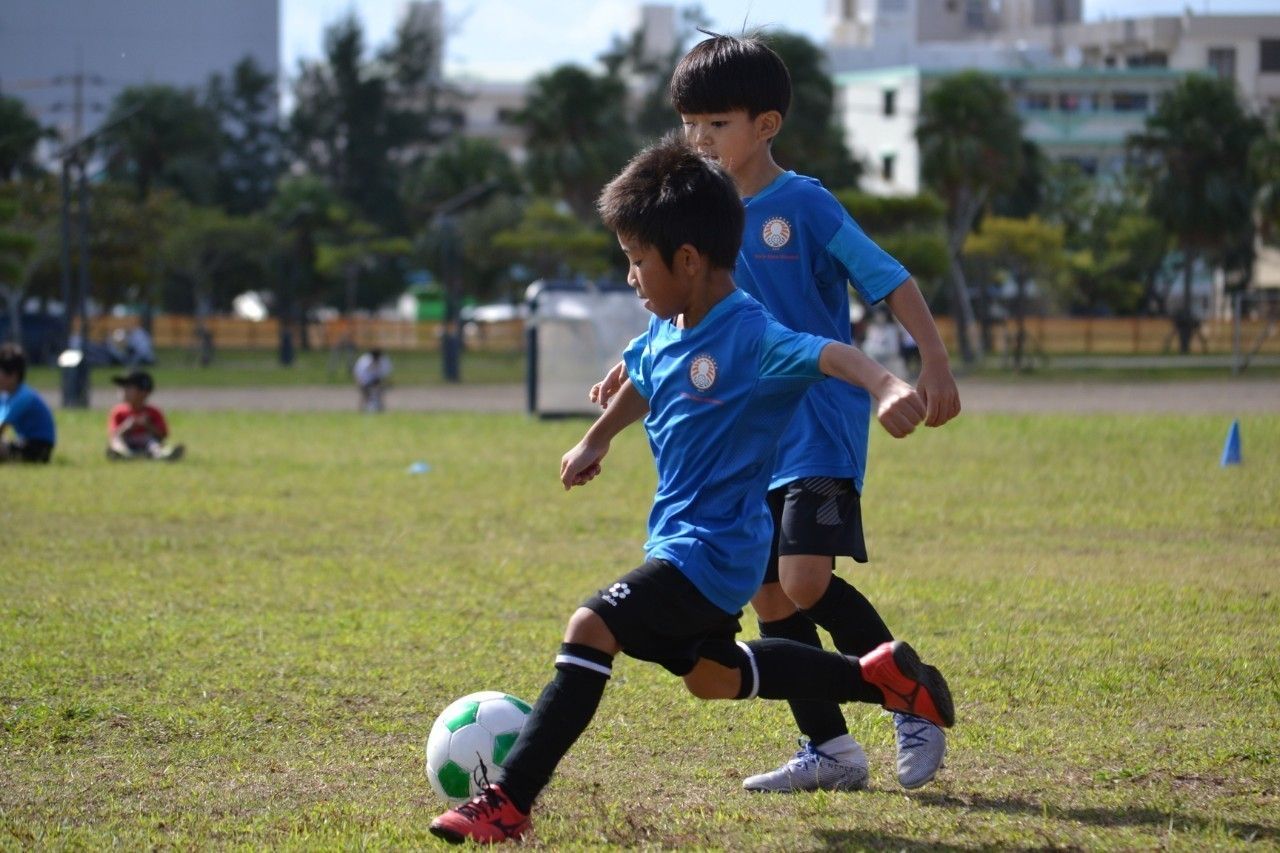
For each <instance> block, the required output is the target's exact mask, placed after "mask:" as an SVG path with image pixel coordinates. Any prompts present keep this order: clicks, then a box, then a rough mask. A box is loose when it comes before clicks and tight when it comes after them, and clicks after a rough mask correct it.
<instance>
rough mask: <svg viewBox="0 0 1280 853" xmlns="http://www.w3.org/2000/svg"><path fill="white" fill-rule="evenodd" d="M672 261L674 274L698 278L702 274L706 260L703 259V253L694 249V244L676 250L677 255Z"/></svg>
mask: <svg viewBox="0 0 1280 853" xmlns="http://www.w3.org/2000/svg"><path fill="white" fill-rule="evenodd" d="M671 261H672V267H673V270H672V271H673V272H677V273H681V274H683V275H685V276H687V277H689V278H697V277H698V275H699V274H700V273H701V272H702V267H703V265H704V264H705V261H706V259H705V258H703V257H702V253H701V252H699V251H698V250H697V249H695V248H694V247H693V244H692V243H683V244H681V246H680V248H678V249H676V255H675V257H674V258H672V259H671Z"/></svg>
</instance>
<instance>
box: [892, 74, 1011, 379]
mask: <svg viewBox="0 0 1280 853" xmlns="http://www.w3.org/2000/svg"><path fill="white" fill-rule="evenodd" d="M916 139H917V140H918V141H919V143H920V161H921V163H923V164H924V165H923V167H922V172H923V177H924V180H925V183H926V184H928V186H929V187H930V188H931V189H932V190H933V191H934V192H935V193H937V194H938V195H939V196H940V197H941V198H942V200H943V201H944V202H946V205H947V248H948V250H949V252H950V255H951V281H952V286H953V303H954V308H953V313H954V314H955V320H956V333H957V337H958V338H959V343H960V355H961V357H962V358H963V359H964V360H965V361H966V362H971V361H973V360H974V359H976V358H977V357H978V356H980V355H981V342H980V341H975V340H972V339H971V329H972V327H973V306H972V303H971V302H970V300H969V288H968V284H967V282H966V281H965V277H964V269H963V267H962V266H961V264H960V255H961V253H962V252H963V251H964V243H965V239H966V238H967V237H968V235H969V232H970V231H972V230H973V226H974V223H975V222H977V220H978V216H979V215H980V214H981V213H982V212H983V211H984V210H985V209H986V207H987V205H988V203H989V202H990V200H991V197H992V195H993V194H994V193H996V192H999V191H1001V190H1004V189H1007V188H1009V187H1011V186H1012V185H1013V184H1014V183H1015V182H1016V181H1017V180H1018V176H1019V175H1020V174H1021V172H1022V164H1023V140H1022V120H1021V119H1020V118H1019V117H1018V114H1017V112H1015V111H1014V108H1013V104H1012V102H1011V101H1010V100H1009V96H1008V94H1006V93H1005V91H1004V89H1003V88H1002V87H1001V86H1000V82H999V81H998V80H996V78H994V77H992V76H991V75H989V74H984V73H982V72H980V71H964V72H961V73H959V74H954V75H951V76H949V77H946V78H944V79H942V80H941V81H940V82H939V83H938V84H937V85H936V86H934V87H933V88H932V90H931V91H929V93H928V94H926V95H925V97H924V103H923V104H922V105H921V110H920V123H919V126H918V127H917V128H916Z"/></svg>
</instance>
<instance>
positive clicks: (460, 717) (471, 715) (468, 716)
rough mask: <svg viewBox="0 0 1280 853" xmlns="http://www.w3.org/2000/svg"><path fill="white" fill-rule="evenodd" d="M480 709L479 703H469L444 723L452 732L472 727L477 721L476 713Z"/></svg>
mask: <svg viewBox="0 0 1280 853" xmlns="http://www.w3.org/2000/svg"><path fill="white" fill-rule="evenodd" d="M479 708H480V703H479V702H468V703H467V704H465V705H463V706H462V707H461V708H459V709H458V713H456V714H454V715H453V716H452V717H450V718H449V719H447V720H445V721H444V725H445V728H447V729H448V730H449V731H451V732H456V731H457V730H458V729H460V728H462V727H463V726H469V725H471V724H472V723H474V722H475V721H476V711H477V710H478V709H479Z"/></svg>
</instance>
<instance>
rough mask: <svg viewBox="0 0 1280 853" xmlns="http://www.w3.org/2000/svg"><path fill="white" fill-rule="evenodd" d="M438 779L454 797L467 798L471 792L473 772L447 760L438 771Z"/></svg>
mask: <svg viewBox="0 0 1280 853" xmlns="http://www.w3.org/2000/svg"><path fill="white" fill-rule="evenodd" d="M436 781H438V782H439V783H440V787H441V788H442V789H443V790H444V792H445V793H446V794H447V795H449V796H450V797H453V798H454V799H466V798H467V797H468V796H469V795H470V794H471V774H470V773H468V772H467V771H465V770H463V769H462V768H461V767H459V766H458V765H457V764H455V763H454V762H452V761H447V762H445V765H444V767H441V768H440V770H439V771H437V772H436Z"/></svg>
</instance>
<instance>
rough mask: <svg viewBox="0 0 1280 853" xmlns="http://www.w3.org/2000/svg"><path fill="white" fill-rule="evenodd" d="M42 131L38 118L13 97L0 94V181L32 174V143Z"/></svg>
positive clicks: (34, 142)
mask: <svg viewBox="0 0 1280 853" xmlns="http://www.w3.org/2000/svg"><path fill="white" fill-rule="evenodd" d="M44 135H45V132H44V129H43V128H41V127H40V122H38V121H36V120H35V118H33V117H32V115H31V113H29V112H27V106H26V104H24V103H22V101H20V100H18V99H17V98H11V97H9V96H7V95H0V182H3V181H11V180H13V179H14V178H17V177H19V176H21V175H34V174H35V173H36V172H37V171H39V170H38V168H37V166H36V162H35V151H36V144H37V143H38V142H39V141H40V139H41V137H42V136H44Z"/></svg>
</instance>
